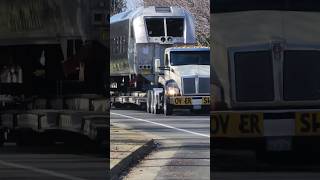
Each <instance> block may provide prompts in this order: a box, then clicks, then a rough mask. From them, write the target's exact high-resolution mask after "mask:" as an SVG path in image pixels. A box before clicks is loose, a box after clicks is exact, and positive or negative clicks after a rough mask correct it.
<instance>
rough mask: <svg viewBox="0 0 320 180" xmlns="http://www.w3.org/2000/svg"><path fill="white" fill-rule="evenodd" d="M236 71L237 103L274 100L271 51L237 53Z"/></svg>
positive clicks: (235, 59)
mask: <svg viewBox="0 0 320 180" xmlns="http://www.w3.org/2000/svg"><path fill="white" fill-rule="evenodd" d="M234 69H235V72H234V73H235V74H234V77H235V87H236V88H235V91H236V92H235V93H236V99H237V101H239V102H256V101H272V100H274V80H273V63H272V53H271V51H253V52H238V53H235V55H234Z"/></svg>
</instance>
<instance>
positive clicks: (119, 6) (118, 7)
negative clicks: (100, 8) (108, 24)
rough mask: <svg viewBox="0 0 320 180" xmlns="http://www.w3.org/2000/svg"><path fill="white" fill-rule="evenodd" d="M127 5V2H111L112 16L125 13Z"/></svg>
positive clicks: (123, 0)
mask: <svg viewBox="0 0 320 180" xmlns="http://www.w3.org/2000/svg"><path fill="white" fill-rule="evenodd" d="M126 3H127V1H126V0H111V8H110V9H111V12H110V14H111V16H112V15H114V14H118V13H120V12H123V11H125V10H126V8H127V5H126Z"/></svg>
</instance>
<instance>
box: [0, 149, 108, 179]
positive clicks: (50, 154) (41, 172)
mask: <svg viewBox="0 0 320 180" xmlns="http://www.w3.org/2000/svg"><path fill="white" fill-rule="evenodd" d="M106 169H107V167H106V158H105V156H103V155H99V154H97V153H88V152H83V151H81V149H79V148H76V147H66V146H62V145H56V146H51V147H17V146H15V144H5V146H4V147H0V179H1V180H22V179H24V180H44V179H45V180H58V179H59V180H105V179H106V176H107V172H106Z"/></svg>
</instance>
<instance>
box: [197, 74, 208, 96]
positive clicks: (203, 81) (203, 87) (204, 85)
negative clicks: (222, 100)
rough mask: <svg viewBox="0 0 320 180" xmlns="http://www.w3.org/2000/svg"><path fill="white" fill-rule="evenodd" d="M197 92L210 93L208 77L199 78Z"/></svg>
mask: <svg viewBox="0 0 320 180" xmlns="http://www.w3.org/2000/svg"><path fill="white" fill-rule="evenodd" d="M198 87H199V93H201V94H209V93H210V78H201V77H200V78H199V86H198Z"/></svg>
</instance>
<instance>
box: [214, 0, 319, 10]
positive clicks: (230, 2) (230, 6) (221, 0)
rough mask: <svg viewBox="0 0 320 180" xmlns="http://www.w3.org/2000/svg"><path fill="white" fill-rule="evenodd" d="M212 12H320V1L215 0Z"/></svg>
mask: <svg viewBox="0 0 320 180" xmlns="http://www.w3.org/2000/svg"><path fill="white" fill-rule="evenodd" d="M211 10H212V11H213V12H214V13H224V12H236V11H253V10H283V11H315V12H320V1H319V0H213V3H211Z"/></svg>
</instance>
